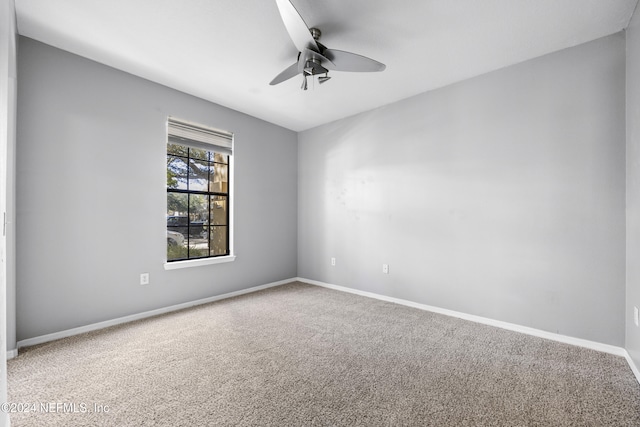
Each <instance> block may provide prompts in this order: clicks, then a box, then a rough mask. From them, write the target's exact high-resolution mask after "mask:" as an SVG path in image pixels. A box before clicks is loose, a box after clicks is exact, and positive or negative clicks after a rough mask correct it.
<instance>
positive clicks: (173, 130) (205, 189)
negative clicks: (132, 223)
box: [167, 118, 233, 262]
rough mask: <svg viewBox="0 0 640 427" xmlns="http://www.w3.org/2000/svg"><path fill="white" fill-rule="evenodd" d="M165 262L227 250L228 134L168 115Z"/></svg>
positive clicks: (221, 253)
mask: <svg viewBox="0 0 640 427" xmlns="http://www.w3.org/2000/svg"><path fill="white" fill-rule="evenodd" d="M167 127H168V139H167V261H168V262H172V261H182V260H190V259H202V258H213V257H221V256H225V255H230V254H231V241H230V240H231V239H230V234H231V233H230V231H231V230H230V228H231V223H230V210H231V209H230V203H229V202H230V198H231V196H232V195H231V193H230V191H229V189H230V186H229V185H230V176H231V174H230V171H231V170H230V169H231V166H232V165H231V162H232V154H233V151H232V150H233V135H232V134H230V133H228V132H224V131H220V130H217V129H212V128H207V127H205V126H201V125H196V124H194V123H189V122H185V121H182V120H178V119H174V118H169V120H168V126H167Z"/></svg>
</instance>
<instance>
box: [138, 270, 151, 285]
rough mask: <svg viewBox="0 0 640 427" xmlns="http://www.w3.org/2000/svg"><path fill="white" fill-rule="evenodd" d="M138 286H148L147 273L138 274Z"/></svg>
mask: <svg viewBox="0 0 640 427" xmlns="http://www.w3.org/2000/svg"><path fill="white" fill-rule="evenodd" d="M140 284H141V285H148V284H149V273H141V274H140Z"/></svg>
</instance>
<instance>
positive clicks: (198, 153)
mask: <svg viewBox="0 0 640 427" xmlns="http://www.w3.org/2000/svg"><path fill="white" fill-rule="evenodd" d="M189 157H191V158H192V159H199V160H209V151H207V150H202V149H199V148H190V149H189Z"/></svg>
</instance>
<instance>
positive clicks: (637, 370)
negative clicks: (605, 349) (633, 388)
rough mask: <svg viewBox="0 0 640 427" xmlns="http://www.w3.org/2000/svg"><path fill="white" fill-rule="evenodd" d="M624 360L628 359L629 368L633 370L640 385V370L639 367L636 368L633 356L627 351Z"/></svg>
mask: <svg viewBox="0 0 640 427" xmlns="http://www.w3.org/2000/svg"><path fill="white" fill-rule="evenodd" d="M624 353H625V354H624V358H625V359H627V363H628V364H629V367H630V368H631V370H632V371H633V375H635V376H636V379H637V380H638V382H639V383H640V370H639V369H638V367H637V366H636V364H635V363H634V361H633V359H632V358H631V356H630V355H629V353H628V352H627V351H626V350H625V352H624Z"/></svg>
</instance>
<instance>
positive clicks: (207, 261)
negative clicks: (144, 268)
mask: <svg viewBox="0 0 640 427" xmlns="http://www.w3.org/2000/svg"><path fill="white" fill-rule="evenodd" d="M235 259H236V256H235V255H227V256H221V257H216V258H203V259H189V260H185V261H175V262H165V263H164V269H165V270H178V269H180V268H189V267H199V266H201V265H212V264H222V263H224V262H233V261H234V260H235Z"/></svg>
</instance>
